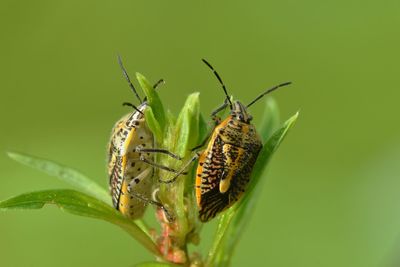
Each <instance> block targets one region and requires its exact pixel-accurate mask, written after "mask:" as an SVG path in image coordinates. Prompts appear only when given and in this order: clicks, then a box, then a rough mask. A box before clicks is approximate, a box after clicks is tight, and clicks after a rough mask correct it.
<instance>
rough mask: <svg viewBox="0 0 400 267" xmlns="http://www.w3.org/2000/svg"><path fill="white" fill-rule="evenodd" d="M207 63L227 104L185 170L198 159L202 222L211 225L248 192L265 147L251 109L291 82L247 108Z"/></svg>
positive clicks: (197, 174) (220, 108)
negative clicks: (233, 98)
mask: <svg viewBox="0 0 400 267" xmlns="http://www.w3.org/2000/svg"><path fill="white" fill-rule="evenodd" d="M203 62H204V63H205V64H206V65H207V66H208V67H209V68H210V69H211V70H212V71H213V73H214V75H215V76H216V78H217V79H218V81H219V83H220V84H221V86H222V89H223V91H224V93H225V96H226V99H225V101H224V103H223V105H221V106H220V107H219V108H217V109H216V110H215V111H214V112H212V114H211V116H212V118H213V120H214V121H215V127H214V129H213V131H212V132H211V134H210V136H208V137H207V138H206V139H205V140H204V142H203V143H202V144H201V145H199V146H197V147H195V148H194V149H193V150H196V149H198V148H201V147H203V146H204V145H205V144H206V142H207V141H208V143H207V145H206V147H205V149H204V150H203V151H201V152H198V153H196V155H195V156H194V157H193V158H192V159H191V160H190V161H189V162H188V163H187V164H186V165H185V167H183V168H187V167H188V166H189V164H191V162H193V161H195V160H196V159H198V160H199V161H198V165H197V169H196V183H195V184H196V185H195V193H196V200H197V206H198V208H199V219H200V220H201V221H202V222H207V221H209V220H211V219H212V218H214V217H215V216H216V215H217V214H219V213H220V212H222V211H224V210H226V209H227V208H229V207H231V206H232V205H233V204H234V203H235V202H236V201H238V200H239V199H240V198H241V196H242V195H243V193H244V192H245V191H246V187H247V185H248V183H249V181H250V175H251V172H252V169H253V166H254V164H255V162H256V160H257V157H258V154H259V152H260V150H261V148H262V146H263V145H262V142H261V139H260V137H259V135H258V133H257V131H256V128H255V127H254V125H253V124H251V120H252V119H253V118H252V116H251V115H250V114H249V113H248V111H247V109H248V108H249V107H250V106H251V105H253V104H254V103H255V102H257V101H258V100H259V99H261V98H262V97H263V96H265V95H266V94H268V93H270V92H272V91H274V90H276V89H278V88H280V87H282V86H286V85H289V84H290V82H286V83H282V84H279V85H277V86H274V87H272V88H271V89H268V90H266V91H264V92H263V93H262V94H261V95H259V96H258V97H256V98H255V99H254V100H253V101H251V102H250V103H249V104H248V105H244V104H242V103H241V102H240V101H234V102H232V101H231V99H230V97H229V95H228V92H227V89H226V86H225V84H224V83H223V81H222V79H221V77H220V76H219V74H218V73H217V72H216V71H215V69H214V68H213V67H212V66H211V64H210V63H208V62H207V61H206V60H204V59H203ZM227 106H229V108H230V115H229V116H228V117H227V118H226V119H224V120H223V121H221V118H219V117H218V116H217V114H218V113H219V112H220V111H222V110H223V109H225V108H226V107H227ZM176 178H177V175H175V176H174V177H173V178H172V179H171V180H169V181H167V182H168V183H169V182H172V181H173V180H174V179H176Z"/></svg>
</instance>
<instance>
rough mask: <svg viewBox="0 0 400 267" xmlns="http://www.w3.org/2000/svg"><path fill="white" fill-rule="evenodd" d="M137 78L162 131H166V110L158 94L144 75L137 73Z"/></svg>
mask: <svg viewBox="0 0 400 267" xmlns="http://www.w3.org/2000/svg"><path fill="white" fill-rule="evenodd" d="M136 78H137V79H138V81H139V84H140V86H141V87H142V89H143V92H144V94H145V95H146V98H147V103H149V106H150V107H151V108H152V110H153V114H154V115H155V118H156V121H157V122H158V124H159V125H160V127H161V130H164V129H165V125H166V119H165V110H164V106H163V104H162V102H161V99H160V97H159V96H158V93H157V92H156V90H155V89H154V88H153V86H152V85H151V84H150V83H149V81H148V80H147V79H146V78H145V77H144V76H143V75H142V74H140V73H138V72H137V73H136Z"/></svg>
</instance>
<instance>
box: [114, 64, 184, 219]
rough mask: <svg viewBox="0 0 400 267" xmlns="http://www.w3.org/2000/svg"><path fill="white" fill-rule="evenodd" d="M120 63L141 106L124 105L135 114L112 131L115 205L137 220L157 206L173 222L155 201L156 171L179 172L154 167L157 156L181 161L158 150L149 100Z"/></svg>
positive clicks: (162, 206)
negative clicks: (149, 117)
mask: <svg viewBox="0 0 400 267" xmlns="http://www.w3.org/2000/svg"><path fill="white" fill-rule="evenodd" d="M118 62H119V64H120V66H121V69H122V71H123V74H124V77H125V78H126V80H127V81H128V83H129V86H130V87H131V89H132V91H133V92H134V94H135V95H136V97H137V99H138V100H139V102H140V105H139V106H138V107H136V106H134V105H133V104H130V103H123V105H128V106H131V107H133V108H134V111H133V112H131V113H129V114H127V115H125V116H124V117H122V118H121V119H120V120H119V121H118V122H117V123H116V124H115V126H114V128H113V130H112V134H111V138H110V142H109V148H108V175H109V187H110V192H111V195H112V201H113V205H114V207H115V208H116V209H117V210H119V211H120V212H121V213H122V214H123V215H125V216H126V217H129V218H132V219H137V218H140V217H141V216H142V215H143V214H144V212H145V209H146V206H147V204H153V205H156V206H158V207H159V208H161V209H163V210H164V211H165V212H166V215H167V217H169V219H171V218H172V216H171V215H170V214H169V213H168V211H167V210H166V209H165V207H164V205H162V204H161V203H159V202H157V201H155V200H152V193H153V191H154V190H153V189H154V188H153V187H154V181H153V175H154V167H157V168H161V169H164V170H167V171H171V172H176V171H175V170H173V169H171V168H168V167H166V166H161V165H158V164H156V163H154V153H164V154H167V155H169V156H171V157H174V158H176V159H179V160H180V157H179V156H177V155H174V154H172V153H171V152H169V151H167V150H163V149H157V148H155V140H154V136H153V133H152V132H151V130H150V129H149V127H148V126H147V124H146V120H145V116H144V113H145V110H146V108H147V107H148V103H147V102H146V99H144V100H142V99H141V98H140V96H139V94H138V93H137V91H136V89H135V87H134V86H133V84H132V82H131V80H130V78H129V76H128V74H127V72H126V70H125V68H124V66H123V64H122V61H121V59H120V57H118ZM161 81H162V80H160V81H159V82H158V83H156V85H155V86H154V87H156V86H158V85H159V84H160V83H161Z"/></svg>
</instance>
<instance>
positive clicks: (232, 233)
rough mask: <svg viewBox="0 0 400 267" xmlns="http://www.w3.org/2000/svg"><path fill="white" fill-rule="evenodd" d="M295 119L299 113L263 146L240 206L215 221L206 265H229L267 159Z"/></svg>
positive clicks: (254, 198)
mask: <svg viewBox="0 0 400 267" xmlns="http://www.w3.org/2000/svg"><path fill="white" fill-rule="evenodd" d="M297 117H298V113H296V114H295V115H294V116H292V117H291V118H290V119H288V120H287V121H286V122H285V124H284V125H283V126H282V127H281V128H279V129H278V130H276V131H275V133H274V134H273V135H272V136H271V137H270V138H269V139H268V141H267V143H266V144H265V145H264V146H263V148H262V150H261V152H260V154H259V156H258V158H257V162H256V164H255V166H254V169H253V172H252V174H251V180H250V181H251V182H250V184H249V186H248V188H247V190H246V193H245V195H244V196H243V198H242V200H241V201H240V202H239V203H237V204H236V205H234V206H233V207H232V208H230V209H229V210H227V211H226V212H225V213H224V214H223V215H222V216H221V218H220V220H219V222H218V227H217V234H216V237H215V239H214V243H213V246H212V247H211V249H210V252H209V255H208V259H207V266H212V265H213V264H214V263H215V262H218V266H229V263H230V260H231V258H232V254H233V251H234V248H235V245H236V244H237V242H238V240H239V238H240V234H241V233H242V232H243V231H244V230H245V227H246V222H248V221H249V217H250V215H251V212H252V210H254V209H253V208H252V207H253V206H254V205H255V203H256V200H257V196H256V194H254V191H255V190H254V189H255V188H256V186H258V183H259V181H260V179H261V177H262V175H263V173H264V172H265V170H266V167H267V165H268V162H269V160H270V159H271V157H272V155H273V154H274V152H275V151H276V150H277V148H278V147H279V145H280V144H281V142H282V141H283V139H284V138H285V136H286V134H287V133H288V131H289V129H290V128H291V127H293V125H294V123H295V122H296V120H297ZM268 129H269V127H264V128H262V129H261V134H262V135H266V134H268V131H269V130H268Z"/></svg>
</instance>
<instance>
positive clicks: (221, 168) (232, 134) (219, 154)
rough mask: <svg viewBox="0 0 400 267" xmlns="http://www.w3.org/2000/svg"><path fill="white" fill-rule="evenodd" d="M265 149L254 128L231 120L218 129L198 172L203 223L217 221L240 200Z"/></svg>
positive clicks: (197, 189) (198, 200)
mask: <svg viewBox="0 0 400 267" xmlns="http://www.w3.org/2000/svg"><path fill="white" fill-rule="evenodd" d="M243 127H250V128H243ZM261 147H262V144H261V141H260V140H259V138H258V136H257V134H256V132H255V130H254V128H253V127H252V126H247V125H240V124H237V122H236V121H235V120H233V119H232V118H231V117H230V118H228V119H226V120H225V121H224V122H222V123H221V124H220V125H219V126H218V127H216V129H215V130H214V134H213V135H212V137H211V140H210V143H209V145H208V146H207V148H206V150H205V151H204V152H203V154H202V155H201V156H200V159H199V166H198V168H197V173H196V175H197V177H196V196H197V203H198V206H199V209H200V210H199V218H200V220H201V221H203V222H205V221H208V220H210V219H212V218H214V217H215V216H216V215H217V214H218V213H220V212H222V211H223V210H225V209H227V208H229V207H230V206H232V205H233V204H234V203H235V202H236V201H237V200H239V198H240V197H241V196H242V194H243V192H244V191H245V190H246V187H247V184H248V182H249V179H250V175H251V171H252V169H253V166H254V164H255V162H256V159H257V156H258V153H259V152H260V150H261Z"/></svg>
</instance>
